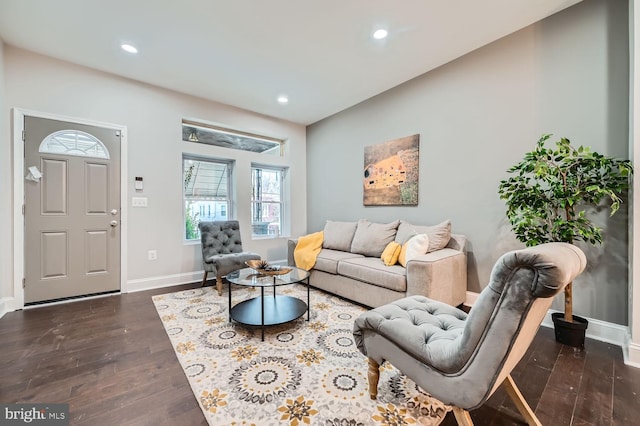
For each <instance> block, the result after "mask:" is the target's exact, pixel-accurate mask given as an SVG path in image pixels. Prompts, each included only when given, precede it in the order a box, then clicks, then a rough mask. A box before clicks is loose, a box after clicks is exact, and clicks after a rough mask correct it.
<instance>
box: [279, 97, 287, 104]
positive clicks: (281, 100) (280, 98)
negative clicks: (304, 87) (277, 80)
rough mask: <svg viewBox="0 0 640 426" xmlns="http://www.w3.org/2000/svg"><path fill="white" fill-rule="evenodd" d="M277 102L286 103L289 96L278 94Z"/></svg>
mask: <svg viewBox="0 0 640 426" xmlns="http://www.w3.org/2000/svg"><path fill="white" fill-rule="evenodd" d="M278 103H279V104H282V105H284V104H288V103H289V98H288V97H287V95H280V96H278Z"/></svg>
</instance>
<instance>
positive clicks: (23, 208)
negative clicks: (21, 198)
mask: <svg viewBox="0 0 640 426" xmlns="http://www.w3.org/2000/svg"><path fill="white" fill-rule="evenodd" d="M24 210H25V207H24V204H23V205H22V216H24Z"/></svg>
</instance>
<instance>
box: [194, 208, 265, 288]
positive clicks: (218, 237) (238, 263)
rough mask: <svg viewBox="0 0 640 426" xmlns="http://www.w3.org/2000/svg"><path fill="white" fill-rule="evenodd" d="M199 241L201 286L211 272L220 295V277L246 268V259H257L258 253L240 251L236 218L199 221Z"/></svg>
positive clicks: (240, 245)
mask: <svg viewBox="0 0 640 426" xmlns="http://www.w3.org/2000/svg"><path fill="white" fill-rule="evenodd" d="M198 228H199V229H200V241H201V243H202V265H203V267H204V276H203V277H202V286H203V287H204V285H205V283H206V282H207V275H208V274H209V273H210V272H211V273H213V274H215V276H216V286H217V288H218V294H219V295H222V278H224V277H225V276H226V275H227V274H229V273H231V272H233V271H237V270H238V269H242V268H246V267H247V266H246V265H245V263H244V262H246V261H247V260H259V259H260V255H258V254H256V253H250V252H245V251H242V240H241V238H240V224H239V223H238V221H237V220H226V221H215V222H200V223H199V224H198Z"/></svg>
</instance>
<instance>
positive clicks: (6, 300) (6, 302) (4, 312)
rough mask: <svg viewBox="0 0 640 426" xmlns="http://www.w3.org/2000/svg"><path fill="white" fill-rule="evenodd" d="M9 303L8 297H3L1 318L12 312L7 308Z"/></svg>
mask: <svg viewBox="0 0 640 426" xmlns="http://www.w3.org/2000/svg"><path fill="white" fill-rule="evenodd" d="M8 302H9V298H8V297H3V298H2V299H0V318H2V317H3V316H4V314H6V313H7V312H10V311H9V308H8V307H7V304H8Z"/></svg>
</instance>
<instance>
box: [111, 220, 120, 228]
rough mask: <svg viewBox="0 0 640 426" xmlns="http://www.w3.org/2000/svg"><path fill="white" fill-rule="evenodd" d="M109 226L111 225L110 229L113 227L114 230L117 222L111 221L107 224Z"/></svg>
mask: <svg viewBox="0 0 640 426" xmlns="http://www.w3.org/2000/svg"><path fill="white" fill-rule="evenodd" d="M109 225H111V227H114V228H115V227H116V226H118V221H117V220H112V221H111V222H110V223H109Z"/></svg>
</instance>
